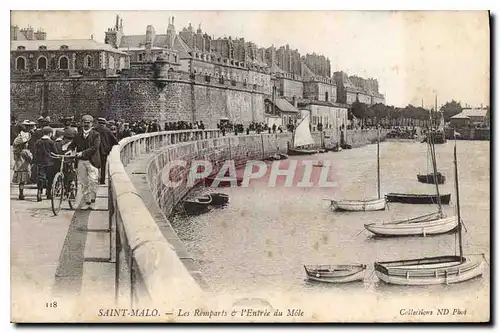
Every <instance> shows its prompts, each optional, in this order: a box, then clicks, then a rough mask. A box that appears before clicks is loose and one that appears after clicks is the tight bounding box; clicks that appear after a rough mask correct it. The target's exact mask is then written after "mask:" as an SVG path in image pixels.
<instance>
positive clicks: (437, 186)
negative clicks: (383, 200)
mask: <svg viewBox="0 0 500 333" xmlns="http://www.w3.org/2000/svg"><path fill="white" fill-rule="evenodd" d="M435 108H436V110H437V95H436V102H435ZM432 128H433V126H432V110H431V126H430V129H429V133H428V139H427V141H429V145H430V148H431V160H432V169H433V175H434V184H435V185H436V194H437V204H438V207H439V216H440V217H443V207H442V206H441V196H440V194H439V182H438V179H437V163H436V150H435V146H434V140H433V136H432Z"/></svg>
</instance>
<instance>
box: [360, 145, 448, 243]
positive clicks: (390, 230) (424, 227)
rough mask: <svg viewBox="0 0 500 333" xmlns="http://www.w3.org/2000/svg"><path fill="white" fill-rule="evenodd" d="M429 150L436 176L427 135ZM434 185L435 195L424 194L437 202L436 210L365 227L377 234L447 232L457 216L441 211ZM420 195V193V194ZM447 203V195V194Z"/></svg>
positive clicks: (415, 234) (435, 167)
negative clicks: (448, 215)
mask: <svg viewBox="0 0 500 333" xmlns="http://www.w3.org/2000/svg"><path fill="white" fill-rule="evenodd" d="M429 148H430V149H429V150H430V154H431V160H432V163H431V164H432V169H433V172H434V173H433V175H434V177H437V175H436V174H437V171H436V170H437V164H436V151H435V150H434V145H433V141H432V138H430V137H429ZM435 185H436V195H434V196H433V195H429V194H424V195H426V196H429V197H431V198H433V201H431V202H430V203H437V205H438V211H437V212H435V213H431V214H426V215H423V216H417V217H414V218H410V219H405V220H399V221H391V222H385V223H369V224H365V229H366V230H368V231H370V232H371V233H373V234H375V235H377V236H427V235H438V234H443V233H448V232H450V231H452V230H454V229H456V228H457V226H458V218H457V217H456V216H450V217H447V216H446V215H445V214H444V213H443V207H442V203H443V202H442V200H441V198H442V197H443V196H442V195H441V194H440V193H439V185H438V184H437V183H435ZM402 195H404V196H406V197H410V196H415V195H417V194H402ZM420 195H421V196H422V194H420ZM447 196H448V203H449V196H451V194H448V195H447ZM388 201H389V200H388Z"/></svg>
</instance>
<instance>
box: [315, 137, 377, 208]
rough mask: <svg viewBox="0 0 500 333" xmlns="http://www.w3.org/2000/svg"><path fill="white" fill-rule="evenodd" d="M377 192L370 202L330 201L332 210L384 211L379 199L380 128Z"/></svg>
mask: <svg viewBox="0 0 500 333" xmlns="http://www.w3.org/2000/svg"><path fill="white" fill-rule="evenodd" d="M377 192H378V198H377V199H371V200H332V199H325V200H330V203H331V207H332V209H333V210H343V211H355V212H366V211H375V210H384V209H385V197H384V198H381V197H380V128H379V133H378V139H377Z"/></svg>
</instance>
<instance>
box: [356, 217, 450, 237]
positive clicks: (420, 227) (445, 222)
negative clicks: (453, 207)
mask: <svg viewBox="0 0 500 333" xmlns="http://www.w3.org/2000/svg"><path fill="white" fill-rule="evenodd" d="M457 227H458V217H456V216H451V217H445V218H436V219H433V220H430V221H421V222H410V221H408V222H394V223H386V224H382V223H370V224H365V229H366V230H368V231H370V232H371V233H373V234H375V235H377V236H385V237H387V236H428V235H439V234H445V233H449V232H451V231H453V230H455V229H456V228H457Z"/></svg>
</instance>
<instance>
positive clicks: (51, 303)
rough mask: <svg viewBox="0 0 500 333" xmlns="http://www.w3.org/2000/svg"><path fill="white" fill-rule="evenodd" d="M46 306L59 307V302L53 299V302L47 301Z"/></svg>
mask: <svg viewBox="0 0 500 333" xmlns="http://www.w3.org/2000/svg"><path fill="white" fill-rule="evenodd" d="M45 307H46V308H57V302H56V301H53V302H48V303H45Z"/></svg>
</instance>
